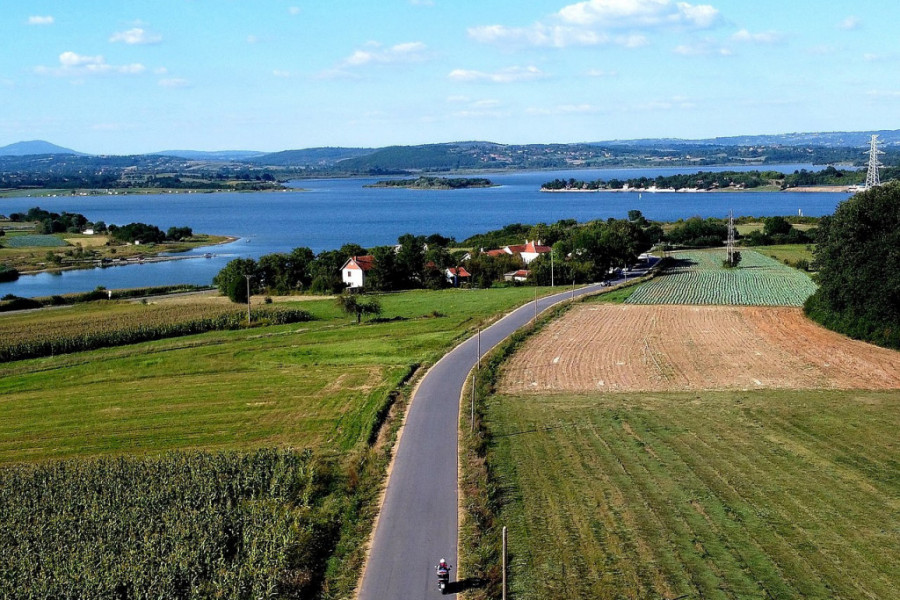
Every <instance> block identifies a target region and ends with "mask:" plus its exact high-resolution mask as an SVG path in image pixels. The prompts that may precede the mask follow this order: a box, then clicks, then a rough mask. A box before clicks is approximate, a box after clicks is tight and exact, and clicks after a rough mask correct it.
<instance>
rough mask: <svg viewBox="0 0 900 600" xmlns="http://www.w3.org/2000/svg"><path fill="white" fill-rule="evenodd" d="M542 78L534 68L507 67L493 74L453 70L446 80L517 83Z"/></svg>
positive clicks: (542, 74)
mask: <svg viewBox="0 0 900 600" xmlns="http://www.w3.org/2000/svg"><path fill="white" fill-rule="evenodd" d="M542 77H545V74H544V73H543V72H542V71H541V70H540V69H538V68H537V67H535V66H528V67H508V68H506V69H501V70H500V71H495V72H493V73H486V72H484V71H472V70H467V69H454V70H452V71H450V73H449V74H448V75H447V78H448V79H452V80H453V81H471V82H489V83H516V82H519V81H532V80H534V79H540V78H542Z"/></svg>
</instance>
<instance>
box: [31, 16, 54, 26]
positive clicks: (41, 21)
mask: <svg viewBox="0 0 900 600" xmlns="http://www.w3.org/2000/svg"><path fill="white" fill-rule="evenodd" d="M28 24H29V25H53V17H51V16H50V15H47V16H44V17H41V16H38V15H35V16H32V17H28Z"/></svg>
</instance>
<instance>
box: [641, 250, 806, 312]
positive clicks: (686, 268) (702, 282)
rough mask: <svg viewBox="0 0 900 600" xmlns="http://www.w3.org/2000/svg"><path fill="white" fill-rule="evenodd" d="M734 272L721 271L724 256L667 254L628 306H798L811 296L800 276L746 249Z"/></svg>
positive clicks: (700, 252) (717, 252) (714, 252)
mask: <svg viewBox="0 0 900 600" xmlns="http://www.w3.org/2000/svg"><path fill="white" fill-rule="evenodd" d="M739 250H740V253H741V261H740V264H739V265H738V267H737V268H734V269H725V268H724V267H723V266H722V261H723V260H724V259H725V250H724V249H721V250H686V251H679V252H673V253H671V256H672V258H673V259H674V263H673V265H672V266H671V267H669V268H668V269H666V270H665V272H664V273H663V274H662V275H661V276H659V277H657V278H655V279H653V280H652V281H649V282H647V283H645V284H643V285H641V286H640V287H639V288H638V289H637V291H635V292H634V294H632V295H631V296H629V298H628V299H627V300H626V302H627V303H629V304H731V305H749V306H801V305H802V304H803V302H804V301H805V300H806V299H807V298H808V297H809V296H810V295H811V294H812V293H813V292H815V290H816V286H815V284H814V283H813V282H812V280H811V279H810V278H809V277H808V276H807V275H806V274H804V273H801V272H800V271H798V270H796V269H793V268H791V267H788V266H786V265H784V264H782V263H780V262H778V261H777V260H774V259H772V258H769V257H767V256H763V255H762V254H759V253H758V252H754V251H753V250H749V249H747V248H740V249H739Z"/></svg>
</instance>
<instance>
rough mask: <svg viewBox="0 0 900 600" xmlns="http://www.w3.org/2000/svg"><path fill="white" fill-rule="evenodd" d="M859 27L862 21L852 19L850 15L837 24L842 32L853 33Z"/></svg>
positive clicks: (855, 18) (856, 18)
mask: <svg viewBox="0 0 900 600" xmlns="http://www.w3.org/2000/svg"><path fill="white" fill-rule="evenodd" d="M860 25H862V21H860V20H859V18H858V17H854V16H852V15H851V16H849V17H847V18H846V19H844V20H843V21H841V22H840V23H838V29H843V30H844V31H853V30H854V29H859V27H860Z"/></svg>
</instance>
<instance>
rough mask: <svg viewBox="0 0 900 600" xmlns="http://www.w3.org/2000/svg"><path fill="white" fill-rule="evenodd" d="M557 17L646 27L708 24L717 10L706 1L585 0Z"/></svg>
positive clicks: (619, 26)
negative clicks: (696, 2) (693, 2)
mask: <svg viewBox="0 0 900 600" xmlns="http://www.w3.org/2000/svg"><path fill="white" fill-rule="evenodd" d="M557 16H558V17H559V18H560V19H561V20H562V21H564V22H566V23H571V24H575V25H584V26H599V27H603V28H606V29H646V28H656V27H670V26H673V25H674V26H686V27H692V28H698V29H706V28H709V27H712V26H713V25H715V24H716V23H717V21H718V20H719V18H720V17H719V11H718V10H716V9H715V8H713V7H712V6H710V5H708V4H700V5H692V4H688V3H687V2H672V1H671V0H588V1H587V2H578V3H577V4H570V5H569V6H566V7H564V8H563V9H562V10H560V11H559V12H558V13H557Z"/></svg>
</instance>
